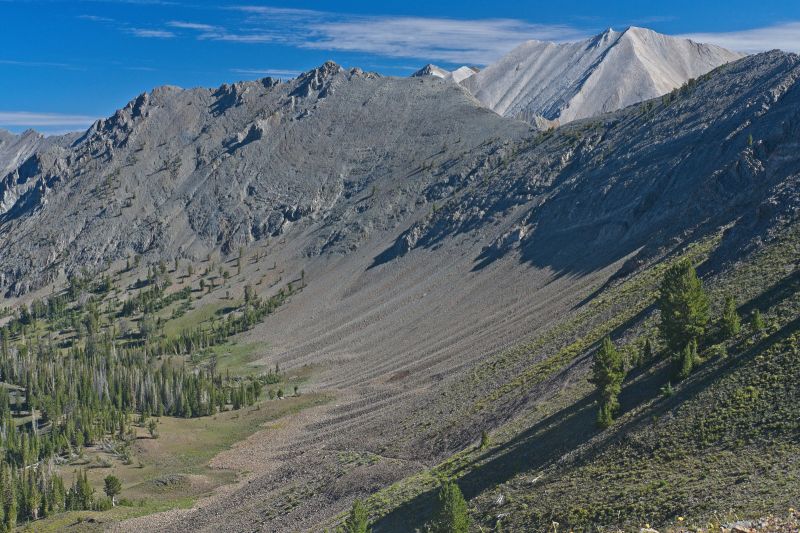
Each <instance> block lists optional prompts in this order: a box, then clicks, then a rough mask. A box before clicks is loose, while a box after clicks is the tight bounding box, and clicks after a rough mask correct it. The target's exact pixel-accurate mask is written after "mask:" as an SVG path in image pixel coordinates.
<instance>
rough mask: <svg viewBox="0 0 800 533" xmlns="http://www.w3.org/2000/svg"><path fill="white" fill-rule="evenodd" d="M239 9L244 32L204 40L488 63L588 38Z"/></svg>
mask: <svg viewBox="0 0 800 533" xmlns="http://www.w3.org/2000/svg"><path fill="white" fill-rule="evenodd" d="M233 9H235V10H237V11H240V12H242V13H245V14H246V15H247V16H246V18H245V20H244V21H243V24H241V26H242V28H243V29H242V30H232V31H230V32H226V33H225V34H224V38H223V36H222V35H205V36H201V38H208V39H212V38H213V39H218V40H230V41H239V42H267V41H269V42H280V43H285V44H290V45H293V46H297V47H300V48H313V49H320V50H336V51H345V52H363V53H370V54H376V55H382V56H388V57H408V58H415V59H423V60H431V61H445V62H448V63H471V64H479V65H484V64H488V63H490V62H492V61H494V60H496V59H497V58H499V57H500V56H502V55H503V54H505V53H506V52H508V51H509V50H511V49H512V48H514V47H515V46H517V45H518V44H520V43H521V42H523V41H526V40H529V39H539V40H546V41H570V40H576V39H581V38H584V37H587V36H588V35H587V33H586V32H584V31H582V30H578V29H576V28H574V27H572V26H569V25H564V24H532V23H529V22H526V21H523V20H517V19H480V20H462V19H452V18H426V17H394V16H358V15H348V14H341V13H332V12H324V11H314V10H307V9H291V8H274V7H264V6H239V7H236V8H233ZM245 30H246V31H245Z"/></svg>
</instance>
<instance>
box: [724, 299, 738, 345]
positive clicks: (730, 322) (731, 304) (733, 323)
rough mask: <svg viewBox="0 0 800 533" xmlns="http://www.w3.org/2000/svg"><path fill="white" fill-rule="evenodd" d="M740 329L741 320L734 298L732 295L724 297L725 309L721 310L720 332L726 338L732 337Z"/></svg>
mask: <svg viewBox="0 0 800 533" xmlns="http://www.w3.org/2000/svg"><path fill="white" fill-rule="evenodd" d="M741 329H742V320H741V318H739V313H738V312H737V311H736V299H735V298H734V297H733V296H728V297H726V298H725V309H724V310H723V311H722V334H723V335H725V337H726V338H730V337H734V336H736V335H738V334H739V331H740V330H741Z"/></svg>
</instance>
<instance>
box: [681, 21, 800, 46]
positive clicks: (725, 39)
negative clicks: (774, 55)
mask: <svg viewBox="0 0 800 533" xmlns="http://www.w3.org/2000/svg"><path fill="white" fill-rule="evenodd" d="M681 37H686V38H688V39H692V40H693V41H698V42H704V43H713V44H716V45H719V46H722V47H725V48H729V49H731V50H737V51H739V52H750V53H753V52H763V51H765V50H773V49H775V48H779V49H781V50H784V51H786V52H800V22H785V23H782V24H775V25H773V26H766V27H763V28H753V29H749V30H741V31H729V32H719V33H691V34H686V35H681Z"/></svg>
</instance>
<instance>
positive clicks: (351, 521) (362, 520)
mask: <svg viewBox="0 0 800 533" xmlns="http://www.w3.org/2000/svg"><path fill="white" fill-rule="evenodd" d="M371 531H372V530H371V529H370V528H369V515H368V514H367V507H366V505H364V502H363V501H361V500H358V499H357V500H356V501H354V502H353V507H352V508H350V515H349V516H348V517H347V520H345V522H344V533H370V532H371Z"/></svg>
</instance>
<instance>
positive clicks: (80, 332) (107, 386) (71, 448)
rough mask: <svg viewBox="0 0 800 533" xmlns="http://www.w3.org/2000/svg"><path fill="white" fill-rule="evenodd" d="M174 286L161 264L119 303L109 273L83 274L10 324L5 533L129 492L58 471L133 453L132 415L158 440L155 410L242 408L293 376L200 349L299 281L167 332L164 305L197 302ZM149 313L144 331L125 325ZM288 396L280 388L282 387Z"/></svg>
mask: <svg viewBox="0 0 800 533" xmlns="http://www.w3.org/2000/svg"><path fill="white" fill-rule="evenodd" d="M169 283H170V281H169V279H168V276H167V273H166V268H165V267H164V266H161V267H153V268H152V269H150V271H149V274H148V280H147V281H146V282H137V286H138V287H139V288H140V289H141V290H139V292H138V293H137V294H136V295H135V296H132V297H130V298H129V299H128V300H127V301H125V302H123V303H121V305H120V304H119V303H118V302H115V301H113V299H112V301H111V302H106V301H104V299H103V298H102V295H103V294H105V293H108V292H110V291H112V290H113V281H112V279H111V277H110V276H107V275H104V276H101V277H100V278H99V280H97V281H95V282H91V281H89V277H88V275H85V276H73V277H72V278H70V280H69V285H68V287H67V289H66V290H65V291H63V293H60V294H53V295H51V296H50V297H49V298H46V299H38V300H34V301H33V302H32V303H31V304H30V305H29V306H26V305H22V306H20V307H19V309H18V310H17V313H16V316H14V318H13V319H12V320H10V321H9V322H8V323H7V324H6V325H5V326H3V327H1V328H0V524H1V525H2V526H1V527H0V531H6V530H10V529H12V528H13V527H15V525H16V524H19V523H23V522H25V521H28V520H36V519H39V518H42V517H45V516H48V515H50V514H53V513H57V512H61V511H64V510H81V509H103V508H106V507H108V506H110V505H112V504H113V503H114V497H115V496H116V495H117V494H119V491H120V490H121V486H119V480H116V481H114V479H116V478H114V479H111V480H109V479H108V478H107V479H106V486H105V492H106V495H107V496H108V498H107V499H106V498H99V499H98V498H97V497H95V494H94V493H95V490H94V489H93V488H92V487H91V485H90V484H89V482H88V480H87V479H86V474H85V472H78V473H76V476H75V482H74V484H73V485H72V486H71V487H68V488H66V487H65V486H64V482H63V479H62V478H61V477H60V476H59V475H58V474H57V473H56V468H55V465H56V464H58V463H63V462H65V461H68V460H69V459H70V458H72V457H74V456H76V455H80V454H81V453H82V450H83V448H84V447H86V446H90V445H95V444H101V443H108V442H114V443H116V444H114V445H113V448H114V449H115V450H119V451H120V452H119V453H120V454H122V456H123V457H122V458H123V460H130V459H129V456H128V454H129V451H128V447H129V444H130V443H131V442H132V441H133V439H135V436H136V434H135V430H134V428H133V424H134V421H137V423H138V424H139V425H141V426H144V427H147V429H148V431H149V433H150V436H151V437H152V438H157V437H158V429H157V428H158V426H157V423H156V421H155V419H153V418H151V417H154V416H155V417H158V416H165V415H168V416H176V417H187V418H188V417H197V416H207V415H211V414H214V413H217V412H220V411H223V410H228V409H233V410H236V409H241V408H244V407H246V406H250V405H253V404H254V403H255V402H257V401H258V400H259V398H261V396H262V395H263V394H264V390H265V385H268V384H274V383H279V382H281V381H283V376H282V375H281V374H280V371H279V369H278V368H277V367H276V368H275V370H274V371H272V370H270V371H269V372H267V373H265V374H264V375H262V376H258V377H252V376H251V377H247V378H239V377H231V376H230V375H229V374H227V373H226V374H224V375H223V374H220V373H218V372H217V368H216V358H215V357H213V356H212V357H211V358H210V360H209V361H208V362H207V363H206V364H199V363H200V360H197V361H196V355H197V354H198V353H200V352H203V351H204V350H207V349H208V348H210V347H212V346H214V345H218V344H221V343H223V342H225V341H226V340H227V339H228V338H229V337H230V336H232V335H235V334H237V333H240V332H242V331H245V330H247V329H250V328H252V327H253V326H254V325H256V324H257V323H259V322H260V321H262V320H263V319H264V318H265V317H266V316H267V315H269V314H270V313H272V312H274V311H275V310H276V309H277V308H278V307H279V306H280V305H282V304H283V303H284V302H285V301H286V299H287V298H288V297H290V296H291V295H292V294H293V292H294V288H292V287H287V288H286V289H281V290H280V291H279V292H278V293H277V294H276V295H274V296H272V297H270V298H263V299H262V298H260V297H259V296H257V294H256V292H255V290H254V289H253V287H252V286H249V285H248V286H247V287H246V288H245V295H244V303H243V304H242V305H241V307H240V308H239V309H237V310H234V311H232V312H229V313H228V315H227V317H226V318H221V319H219V320H215V321H213V322H212V324H211V325H210V326H209V327H205V328H203V327H198V328H194V329H191V330H186V331H183V332H181V333H179V334H177V335H175V336H166V335H164V334H163V332H162V331H161V329H163V328H161V327H160V326H161V323H160V320H158V319H156V318H155V317H154V314H155V313H156V312H157V311H159V310H161V309H164V308H165V307H167V306H169V305H170V304H172V303H175V302H178V301H181V300H187V301H188V300H191V292H192V291H191V288H190V287H185V288H183V289H182V290H179V291H176V292H173V293H171V294H166V288H167V287H168V286H169ZM104 304H105V305H104ZM139 314H141V317H140V319H139V332H138V335H134V336H133V337H131V336H130V335H127V334H125V333H124V331H123V328H122V327H117V326H116V324H115V319H118V320H124V317H129V316H132V315H139ZM55 332H58V335H54V333H55ZM70 333H71V334H70ZM57 337H60V338H57ZM65 338H66V339H67V340H66V341H65ZM184 356H191V357H190V358H189V360H190V361H193V362H195V361H196V362H198V364H194V365H193V364H187V359H186V358H185V357H184ZM295 389H296V388H295ZM295 392H297V391H296V390H295ZM269 393H270V394H269V397H270V399H272V398H274V397H275V396H276V393H275V391H274V390H272V389H270V390H269ZM283 395H284V393H283V389H280V390H279V391H278V393H277V396H278V397H279V398H281V397H283ZM110 477H113V476H110Z"/></svg>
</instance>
